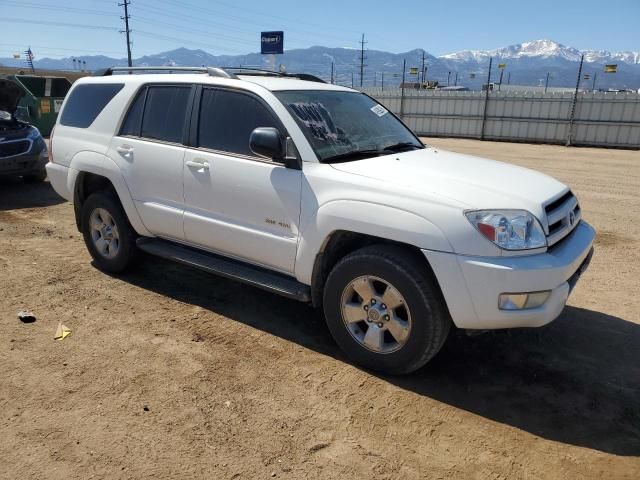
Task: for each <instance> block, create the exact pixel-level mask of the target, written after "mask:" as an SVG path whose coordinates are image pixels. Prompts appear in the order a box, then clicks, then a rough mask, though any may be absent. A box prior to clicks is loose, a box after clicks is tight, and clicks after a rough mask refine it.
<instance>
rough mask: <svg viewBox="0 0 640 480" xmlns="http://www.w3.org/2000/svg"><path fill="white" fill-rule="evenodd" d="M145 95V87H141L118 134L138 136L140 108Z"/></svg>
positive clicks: (140, 121)
mask: <svg viewBox="0 0 640 480" xmlns="http://www.w3.org/2000/svg"><path fill="white" fill-rule="evenodd" d="M146 95H147V89H146V88H143V89H142V90H141V91H140V93H138V96H137V97H136V99H135V100H134V101H133V104H132V105H131V108H130V109H129V113H127V118H126V119H125V120H124V123H123V124H122V128H121V129H120V135H131V136H134V137H139V136H140V125H141V123H142V109H143V108H144V99H145V97H146Z"/></svg>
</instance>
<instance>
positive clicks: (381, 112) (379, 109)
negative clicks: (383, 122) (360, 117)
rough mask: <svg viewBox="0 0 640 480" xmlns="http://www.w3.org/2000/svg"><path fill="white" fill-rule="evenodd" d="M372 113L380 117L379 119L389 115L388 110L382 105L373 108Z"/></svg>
mask: <svg viewBox="0 0 640 480" xmlns="http://www.w3.org/2000/svg"><path fill="white" fill-rule="evenodd" d="M371 111H372V112H373V113H375V114H376V115H378V116H379V117H381V116H383V115H386V114H387V109H386V108H384V107H383V106H382V105H376V106H374V107H371Z"/></svg>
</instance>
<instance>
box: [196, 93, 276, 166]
mask: <svg viewBox="0 0 640 480" xmlns="http://www.w3.org/2000/svg"><path fill="white" fill-rule="evenodd" d="M258 127H276V128H280V125H279V124H278V122H277V121H276V120H275V118H274V116H273V115H272V114H271V112H270V111H269V110H268V109H267V108H266V107H265V106H264V105H263V104H262V103H261V102H259V101H258V100H257V99H255V98H253V97H251V96H250V95H247V94H244V93H238V92H231V91H228V90H213V89H205V90H203V92H202V101H201V103H200V121H199V122H198V146H199V147H203V148H210V149H212V150H220V151H223V152H231V153H239V154H242V155H251V156H255V155H254V153H253V152H251V149H250V148H249V137H250V136H251V132H252V131H253V130H254V129H255V128H258Z"/></svg>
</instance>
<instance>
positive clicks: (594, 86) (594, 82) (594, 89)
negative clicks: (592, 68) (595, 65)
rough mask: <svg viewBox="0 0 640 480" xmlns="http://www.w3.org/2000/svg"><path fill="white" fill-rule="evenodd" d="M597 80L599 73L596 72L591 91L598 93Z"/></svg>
mask: <svg viewBox="0 0 640 480" xmlns="http://www.w3.org/2000/svg"><path fill="white" fill-rule="evenodd" d="M596 78H598V72H595V73H594V74H593V86H592V87H591V90H593V91H594V92H595V91H596Z"/></svg>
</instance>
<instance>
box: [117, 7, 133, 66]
mask: <svg viewBox="0 0 640 480" xmlns="http://www.w3.org/2000/svg"><path fill="white" fill-rule="evenodd" d="M130 3H131V1H130V0H124V2H123V3H119V4H118V6H119V7H124V17H120V18H121V19H122V20H124V30H120V33H126V35H127V64H128V65H129V66H130V67H132V66H133V63H132V62H131V38H130V37H129V35H130V34H131V29H130V28H129V18H130V17H129V4H130Z"/></svg>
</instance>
